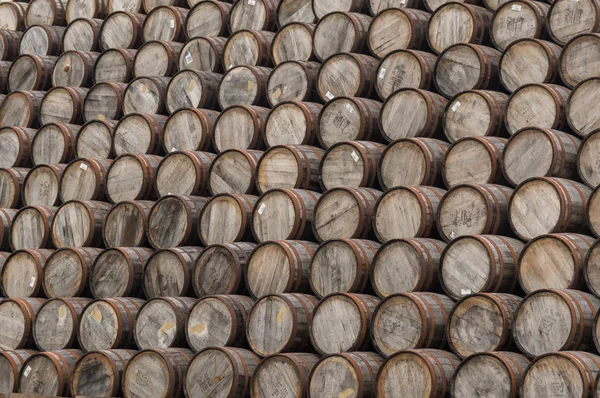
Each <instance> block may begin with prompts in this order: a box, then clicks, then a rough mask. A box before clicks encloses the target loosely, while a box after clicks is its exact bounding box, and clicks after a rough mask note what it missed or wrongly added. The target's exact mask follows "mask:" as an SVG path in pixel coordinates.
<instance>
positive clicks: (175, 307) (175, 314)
mask: <svg viewBox="0 0 600 398" xmlns="http://www.w3.org/2000/svg"><path fill="white" fill-rule="evenodd" d="M195 302H196V299H195V298H191V297H161V298H155V299H151V300H148V301H146V302H145V303H144V305H143V306H142V307H141V308H140V310H139V312H138V315H137V318H136V321H135V332H134V338H135V343H136V345H137V346H138V347H139V348H140V349H141V350H146V349H153V348H171V347H184V346H185V324H186V321H187V318H188V315H189V313H190V310H191V309H192V306H193V305H194V303H195Z"/></svg>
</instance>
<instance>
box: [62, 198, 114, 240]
mask: <svg viewBox="0 0 600 398" xmlns="http://www.w3.org/2000/svg"><path fill="white" fill-rule="evenodd" d="M110 208H111V206H110V205H109V204H108V203H104V202H97V201H82V200H72V201H69V202H67V203H65V204H63V205H62V206H61V207H60V208H59V209H58V211H57V212H56V214H55V215H54V221H53V222H52V243H53V244H54V247H56V248H57V249H60V248H61V247H90V246H94V245H100V242H102V225H103V224H104V219H105V218H106V215H107V214H108V212H109V210H110Z"/></svg>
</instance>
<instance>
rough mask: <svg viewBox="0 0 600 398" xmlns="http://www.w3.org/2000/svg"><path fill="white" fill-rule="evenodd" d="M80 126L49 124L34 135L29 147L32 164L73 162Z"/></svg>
mask: <svg viewBox="0 0 600 398" xmlns="http://www.w3.org/2000/svg"><path fill="white" fill-rule="evenodd" d="M79 128H80V126H78V125H74V124H64V123H55V122H51V123H48V124H44V125H43V126H42V127H41V128H40V129H39V130H38V131H37V133H36V135H35V137H34V138H33V142H32V145H31V160H32V162H33V164H36V165H42V164H47V165H51V164H65V163H69V162H71V161H72V160H73V157H74V152H75V151H74V147H75V140H76V138H77V135H78V134H79Z"/></svg>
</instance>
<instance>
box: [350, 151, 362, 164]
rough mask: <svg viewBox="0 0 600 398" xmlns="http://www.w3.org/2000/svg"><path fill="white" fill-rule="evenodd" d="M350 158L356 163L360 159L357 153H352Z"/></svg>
mask: <svg viewBox="0 0 600 398" xmlns="http://www.w3.org/2000/svg"><path fill="white" fill-rule="evenodd" d="M350 156H352V159H354V161H355V162H358V159H360V157H359V156H358V153H356V151H352V153H351V154H350Z"/></svg>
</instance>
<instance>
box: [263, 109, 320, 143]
mask: <svg viewBox="0 0 600 398" xmlns="http://www.w3.org/2000/svg"><path fill="white" fill-rule="evenodd" d="M286 105H293V106H295V107H297V108H298V109H300V110H301V112H302V114H303V115H304V118H305V121H306V125H307V127H306V131H305V135H304V138H303V139H302V141H301V142H300V143H299V145H309V146H315V145H316V141H317V131H318V117H319V114H320V113H321V109H322V108H323V106H322V105H321V104H318V103H313V102H299V101H285V102H281V103H279V104H277V105H275V106H273V108H272V109H271V110H270V112H269V115H268V116H267V120H266V122H265V132H264V135H263V142H264V144H265V146H266V147H267V148H270V147H272V146H274V145H279V144H284V143H283V142H277V143H271V142H269V133H268V132H269V129H268V126H269V121H270V119H271V118H272V117H274V112H275V110H276V109H277V108H280V107H283V106H286ZM287 144H288V145H291V144H292V143H287Z"/></svg>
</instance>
